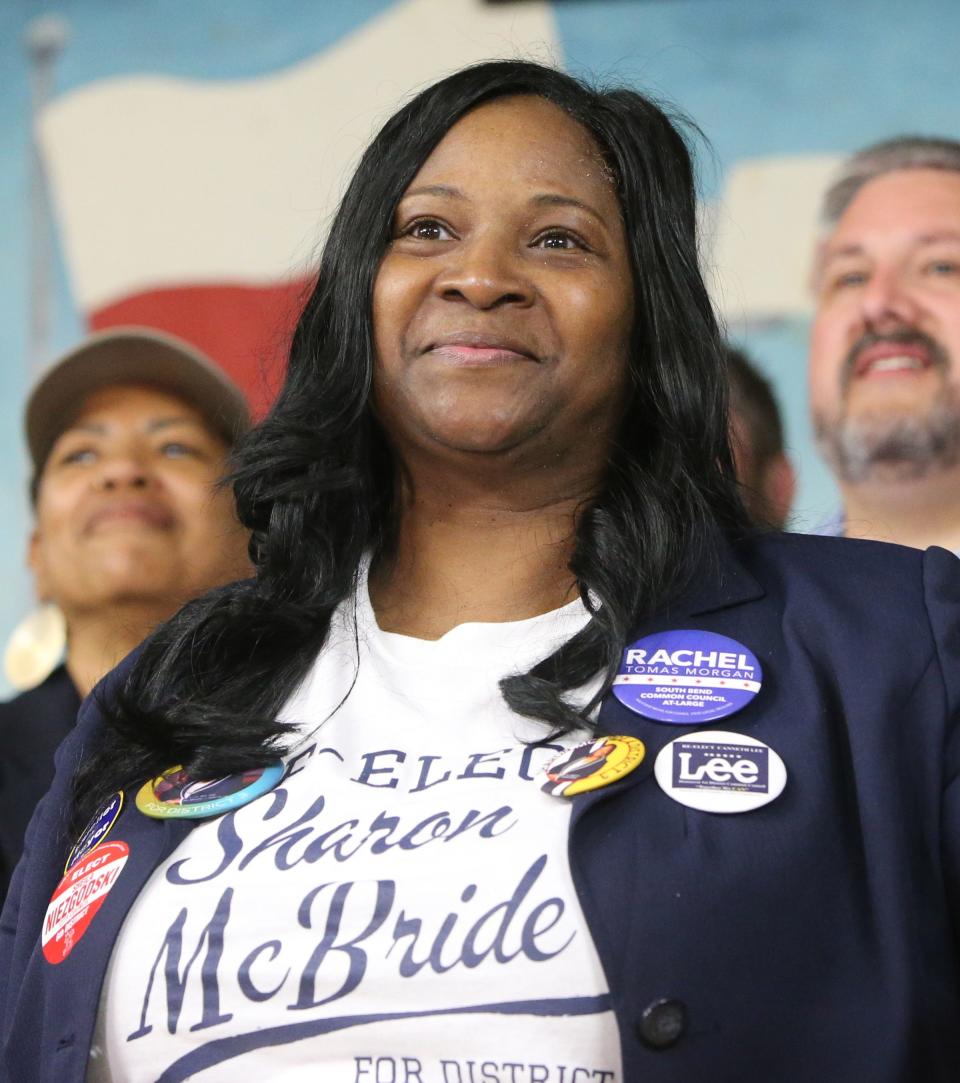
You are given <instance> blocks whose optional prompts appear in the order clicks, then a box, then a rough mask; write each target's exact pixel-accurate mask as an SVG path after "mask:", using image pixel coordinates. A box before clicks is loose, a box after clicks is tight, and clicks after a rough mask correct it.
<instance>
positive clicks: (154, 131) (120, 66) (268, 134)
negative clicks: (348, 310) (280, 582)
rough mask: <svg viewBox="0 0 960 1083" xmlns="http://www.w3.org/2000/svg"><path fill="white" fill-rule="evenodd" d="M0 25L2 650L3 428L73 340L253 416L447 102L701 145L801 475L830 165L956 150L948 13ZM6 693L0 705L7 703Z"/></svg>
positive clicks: (748, 326)
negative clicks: (123, 330) (412, 104)
mask: <svg viewBox="0 0 960 1083" xmlns="http://www.w3.org/2000/svg"><path fill="white" fill-rule="evenodd" d="M903 13H904V9H903V5H902V4H901V3H899V2H897V0H846V2H845V3H844V4H842V5H839V4H836V3H834V2H833V0H517V2H514V3H509V2H500V3H490V2H487V0H322V2H317V0H232V2H231V3H226V2H224V0H160V2H158V0H123V2H117V0H62V2H60V3H58V2H57V0H50V3H48V4H40V3H36V2H34V0H10V2H9V3H6V4H4V5H3V6H2V8H0V58H2V71H3V72H4V74H5V83H6V87H5V90H6V93H5V94H4V95H3V96H2V97H0V153H2V166H0V215H2V221H3V236H4V239H5V243H4V245H3V246H0V264H2V266H3V276H2V287H0V317H2V318H0V348H2V366H0V381H2V395H0V411H2V417H0V448H2V456H3V460H2V461H3V463H4V467H3V469H2V471H0V514H2V516H3V521H4V523H5V529H4V532H3V535H2V541H0V556H2V559H3V566H4V567H5V568H6V569H7V572H6V584H5V589H4V590H3V591H2V592H0V642H2V641H3V640H5V638H6V636H7V634H8V633H9V630H10V629H11V628H12V627H13V625H14V624H15V622H16V621H17V619H19V617H20V616H21V615H22V614H23V613H24V612H26V610H27V609H28V608H29V607H30V605H31V591H30V585H29V581H28V577H27V574H26V570H25V567H24V559H23V554H24V548H25V542H26V537H27V534H28V532H29V521H30V520H29V509H28V505H27V500H26V495H25V490H26V456H25V454H24V451H23V448H22V436H21V432H20V413H21V408H22V402H23V400H24V396H25V394H26V392H27V390H28V388H29V386H30V384H31V382H32V380H33V379H34V378H35V376H36V373H37V372H39V371H40V370H41V369H42V367H43V366H44V365H45V364H46V363H48V362H49V361H50V360H51V359H53V358H54V357H55V356H56V355H57V354H58V353H59V352H61V351H62V350H64V349H65V348H67V347H68V346H70V345H71V344H72V342H73V341H75V339H76V338H78V337H79V336H80V335H81V334H82V333H83V331H84V330H85V329H87V328H101V327H109V326H115V325H117V324H123V323H145V324H148V325H152V326H156V327H160V328H163V329H166V330H170V331H173V332H175V333H177V334H180V335H181V336H183V337H185V338H187V339H189V340H191V341H193V342H195V343H196V344H197V345H199V346H201V347H202V348H203V349H205V350H206V351H207V352H208V353H210V354H211V356H213V357H214V358H215V359H216V360H217V361H219V362H220V363H221V364H222V365H223V366H224V367H225V368H226V369H227V370H228V371H229V372H231V374H232V375H233V376H234V377H235V378H236V379H237V380H238V381H239V382H240V383H241V384H242V385H243V386H244V387H245V389H246V390H247V392H248V394H249V395H250V397H251V400H252V401H253V403H254V405H255V407H256V408H257V409H263V408H264V407H265V405H266V403H267V402H268V401H269V398H270V395H271V394H272V392H273V389H274V388H275V387H276V382H277V376H278V373H279V371H280V367H281V366H282V358H283V352H284V347H285V341H286V337H287V335H288V334H289V329H290V326H291V321H292V318H293V315H294V314H295V311H296V305H297V301H298V299H299V297H300V296H301V294H302V291H303V289H304V287H305V284H306V283H307V282H308V281H309V276H310V271H311V267H312V266H313V264H314V262H315V259H316V253H317V251H318V248H319V246H320V245H321V244H322V240H323V232H324V226H325V223H326V222H327V221H328V219H329V216H330V214H331V212H332V210H333V208H334V206H335V204H336V200H337V198H338V195H339V193H340V191H341V186H342V184H343V181H344V177H345V176H346V175H347V174H348V172H349V169H350V167H351V164H352V163H353V162H354V161H355V160H356V158H357V155H358V154H359V152H360V149H361V148H362V146H363V145H364V143H365V142H366V141H367V139H368V138H369V137H370V135H371V133H372V132H373V131H374V130H375V128H376V126H377V124H378V122H379V121H381V120H382V119H384V118H385V117H386V116H387V115H389V113H390V112H392V111H393V109H394V108H395V106H396V104H397V103H398V102H399V101H401V100H403V98H404V97H406V96H407V95H408V94H410V93H411V92H412V91H414V90H416V89H417V88H419V87H421V86H422V85H424V84H425V83H428V82H430V81H432V80H433V79H434V78H436V77H437V76H439V75H441V74H443V73H445V72H447V71H450V70H452V69H454V68H457V67H460V66H462V65H464V64H467V63H470V62H472V61H475V60H479V59H483V58H486V57H493V56H525V57H526V56H532V57H534V58H536V59H540V60H546V61H550V62H554V63H557V64H561V65H564V66H566V67H567V68H568V69H569V70H571V71H574V72H576V73H578V74H582V75H586V76H588V77H591V78H594V79H597V80H599V81H618V82H630V83H633V84H635V85H637V86H638V87H639V88H641V89H643V90H646V91H647V92H650V93H652V94H653V95H654V96H655V97H658V98H660V99H661V100H666V101H668V102H670V103H673V104H674V105H675V106H676V107H677V108H679V109H680V110H682V111H683V112H684V113H686V114H688V115H689V116H691V117H692V118H694V119H695V121H696V122H697V124H698V125H699V126H700V128H701V129H702V130H703V132H704V133H705V136H706V138H707V140H708V144H704V145H702V146H701V148H700V172H701V184H702V191H703V223H704V231H703V232H704V253H705V258H706V260H707V264H708V268H709V271H710V276H711V283H712V288H713V293H714V297H715V300H716V303H717V306H718V308H719V310H720V312H721V314H722V315H723V317H724V319H725V320H726V322H727V325H728V328H729V331H730V334H731V336H732V337H733V338H734V339H736V340H737V341H738V342H740V343H742V344H744V345H745V346H746V347H747V348H748V349H749V351H750V352H751V353H752V355H753V356H754V357H755V359H756V360H757V362H758V363H759V364H760V365H761V367H763V368H764V369H765V370H766V371H767V372H768V374H770V375H771V377H772V378H773V380H774V383H775V386H776V388H777V391H778V393H779V395H780V398H781V402H782V405H783V408H784V412H785V416H786V423H787V433H788V441H789V444H790V446H791V450H792V454H793V456H794V458H795V461H796V463H797V465H798V468H799V472H800V490H799V495H798V499H797V504H796V510H795V516H794V524H795V525H796V526H797V527H798V528H800V529H802V528H804V527H811V526H813V525H815V524H816V522H817V521H818V520H819V519H822V518H823V517H825V516H826V515H827V513H828V512H829V510H830V508H831V505H832V503H833V499H834V494H833V489H832V485H831V483H830V480H829V478H828V476H827V474H826V471H825V470H824V468H823V467H822V465H821V464H820V463H819V462H818V460H817V457H816V454H815V452H814V450H813V447H812V442H811V436H810V432H809V426H808V422H807V418H806V392H805V383H804V369H805V340H806V334H807V322H808V313H809V302H808V296H807V286H806V282H807V274H808V267H809V262H810V256H811V253H812V250H813V245H814V242H815V236H816V208H817V203H818V199H819V196H820V193H821V192H822V190H823V187H824V185H825V183H826V180H827V178H828V177H829V176H830V173H831V171H832V170H833V169H834V168H835V167H836V164H837V162H838V161H839V159H840V158H841V157H842V156H843V155H844V154H845V153H847V152H849V151H850V150H852V149H854V148H856V147H858V146H860V145H863V144H864V143H867V142H870V141H872V140H875V139H878V138H882V137H885V136H890V135H894V134H900V133H904V132H924V133H929V134H947V135H951V136H954V137H958V136H960V107H958V98H957V87H956V84H957V79H956V72H955V51H956V50H955V43H956V42H957V41H960V5H958V4H956V3H955V2H954V0H914V3H913V4H911V5H910V16H911V17H910V19H909V21H907V20H905V19H904V17H903ZM5 690H6V689H5V686H4V685H3V684H2V680H0V693H2V692H4V691H5Z"/></svg>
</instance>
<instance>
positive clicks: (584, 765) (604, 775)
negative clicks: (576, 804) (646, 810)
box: [540, 737, 646, 797]
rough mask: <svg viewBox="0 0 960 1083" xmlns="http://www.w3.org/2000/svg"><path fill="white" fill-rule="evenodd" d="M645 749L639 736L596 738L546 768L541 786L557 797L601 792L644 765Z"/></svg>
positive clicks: (552, 761)
mask: <svg viewBox="0 0 960 1083" xmlns="http://www.w3.org/2000/svg"><path fill="white" fill-rule="evenodd" d="M645 754H646V748H645V747H644V744H643V741H638V740H637V739H636V737H597V738H595V739H594V740H593V741H586V742H584V743H583V744H580V745H576V746H575V747H574V748H570V749H567V750H566V751H565V752H562V753H561V754H560V755H559V756H558V757H557V758H556V759H554V760H551V762H550V763H549V764H547V766H546V767H545V768H544V775H545V776H546V781H545V782H544V783H543V785H542V786H541V787H540V788H541V789H542V790H543V791H544V793H549V794H552V795H553V796H555V797H576V795H577V794H578V793H586V792H587V791H588V790H599V789H600V788H601V787H603V786H609V785H610V784H611V783H613V782H617V781H618V780H619V779H621V778H623V777H624V775H628V774H630V772H631V771H632V770H633V769H634V768H635V767H639V766H640V764H641V763H642V762H643V757H644V755H645Z"/></svg>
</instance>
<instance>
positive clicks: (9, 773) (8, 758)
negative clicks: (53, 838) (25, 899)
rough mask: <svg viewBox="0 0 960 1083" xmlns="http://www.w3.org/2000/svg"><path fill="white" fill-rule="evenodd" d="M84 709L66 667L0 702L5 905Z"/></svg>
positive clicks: (0, 865) (0, 851) (1, 891)
mask: <svg viewBox="0 0 960 1083" xmlns="http://www.w3.org/2000/svg"><path fill="white" fill-rule="evenodd" d="M79 709H80V694H79V693H78V692H77V689H76V687H75V686H74V683H73V681H72V680H71V679H70V674H69V673H68V672H67V669H66V666H58V667H57V668H56V669H55V670H54V671H53V672H52V673H51V674H50V676H49V677H47V679H46V680H45V681H44V682H43V683H42V684H40V685H38V686H37V687H36V688H31V689H30V690H29V691H28V692H23V693H22V694H21V695H19V696H16V697H14V698H13V699H11V700H8V701H7V702H6V703H0V906H2V905H3V899H4V897H5V896H6V894H7V889H8V888H9V886H10V878H11V876H13V870H14V868H15V867H16V864H17V862H18V861H19V860H20V854H21V852H22V850H23V836H24V834H25V833H26V830H27V824H29V823H30V817H31V816H32V815H33V810H34V809H35V808H36V807H37V803H38V802H39V800H40V798H41V797H43V795H44V794H45V793H46V792H47V790H48V789H49V788H50V783H51V782H52V781H53V754H54V752H56V750H57V746H58V745H59V744H60V742H61V741H62V740H63V739H64V737H66V735H67V734H68V733H69V732H70V730H72V729H73V725H74V723H75V722H76V720H77V711H78V710H79Z"/></svg>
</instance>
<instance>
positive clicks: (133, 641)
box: [66, 602, 170, 696]
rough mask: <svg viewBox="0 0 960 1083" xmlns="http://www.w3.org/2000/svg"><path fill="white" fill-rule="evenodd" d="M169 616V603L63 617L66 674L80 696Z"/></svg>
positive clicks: (125, 607)
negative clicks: (65, 632) (65, 636)
mask: <svg viewBox="0 0 960 1083" xmlns="http://www.w3.org/2000/svg"><path fill="white" fill-rule="evenodd" d="M169 616H170V607H169V604H167V605H164V606H158V605H156V604H147V603H143V602H137V603H136V604H130V605H112V606H110V607H109V608H108V609H106V610H99V609H98V610H91V611H89V612H83V613H71V614H68V616H67V629H68V639H67V660H66V661H67V672H68V673H69V674H70V678H71V680H72V681H73V683H74V685H75V686H76V688H77V691H78V692H79V693H80V695H81V696H86V695H88V694H89V693H90V692H91V690H92V689H93V687H94V685H95V684H96V683H97V682H98V681H99V680H100V678H101V677H103V676H104V674H106V673H108V672H109V671H110V670H111V669H113V667H114V666H115V665H117V663H118V662H120V661H121V660H122V659H123V658H125V657H126V656H127V655H128V654H129V653H130V652H131V651H132V650H133V648H134V647H136V646H137V644H139V643H141V642H142V641H143V640H144V639H146V637H147V636H148V635H149V634H150V633H151V632H152V631H153V630H154V628H156V626H157V625H158V624H160V623H161V622H162V621H164V620H166V618H167V617H169Z"/></svg>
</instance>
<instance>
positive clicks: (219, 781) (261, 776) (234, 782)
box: [137, 761, 284, 820]
mask: <svg viewBox="0 0 960 1083" xmlns="http://www.w3.org/2000/svg"><path fill="white" fill-rule="evenodd" d="M283 770H284V768H283V764H282V763H280V762H279V761H278V762H276V763H271V764H268V765H267V766H266V767H255V768H252V769H251V770H249V771H241V772H240V773H238V774H234V775H222V776H221V777H220V778H211V779H196V778H192V777H191V776H190V775H188V774H187V772H186V771H185V770H184V769H183V768H182V767H180V766H177V767H168V768H167V770H166V771H163V772H162V773H161V774H159V775H158V776H157V777H156V778H153V779H150V780H149V781H148V782H145V783H144V784H143V785H142V786H141V787H140V790H139V791H138V793H137V808H138V809H139V810H140V811H141V812H142V813H143V814H144V815H145V816H150V817H152V818H153V819H156V820H167V819H194V820H200V819H205V818H206V817H208V816H219V815H221V813H224V812H229V811H230V810H231V809H235V808H240V807H241V806H242V805H248V804H249V803H250V802H251V801H254V800H256V799H257V798H258V797H260V796H262V795H263V794H265V793H268V792H269V791H270V790H272V789H273V788H274V787H275V786H276V785H277V783H278V782H279V781H280V779H281V778H283Z"/></svg>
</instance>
